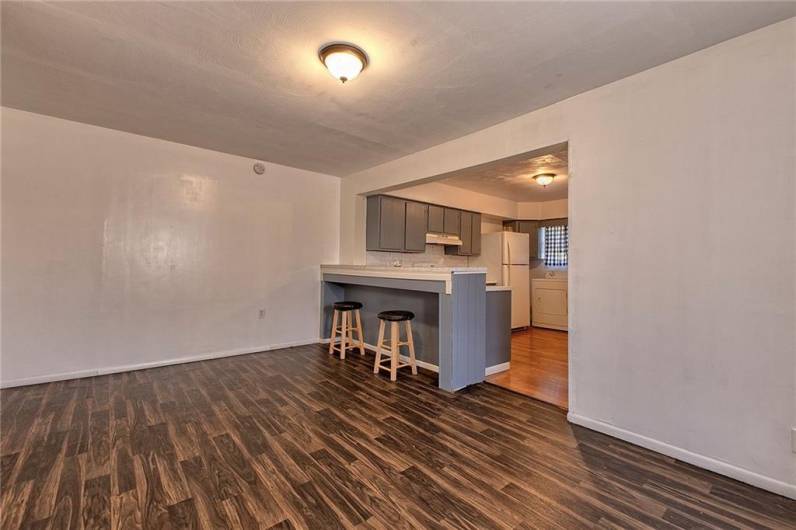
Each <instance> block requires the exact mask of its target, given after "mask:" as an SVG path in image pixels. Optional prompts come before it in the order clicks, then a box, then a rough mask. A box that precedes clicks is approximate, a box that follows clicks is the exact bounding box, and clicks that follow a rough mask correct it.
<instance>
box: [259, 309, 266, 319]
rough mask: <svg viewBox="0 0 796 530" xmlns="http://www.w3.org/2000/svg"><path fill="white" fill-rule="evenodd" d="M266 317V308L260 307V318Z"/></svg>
mask: <svg viewBox="0 0 796 530" xmlns="http://www.w3.org/2000/svg"><path fill="white" fill-rule="evenodd" d="M264 318H265V309H260V320H262V319H264Z"/></svg>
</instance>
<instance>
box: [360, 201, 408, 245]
mask: <svg viewBox="0 0 796 530" xmlns="http://www.w3.org/2000/svg"><path fill="white" fill-rule="evenodd" d="M405 226H406V201H405V200H403V199H396V198H395V197H387V196H383V195H377V196H373V197H368V210H367V227H366V234H365V239H366V241H365V248H367V249H368V250H386V251H393V252H402V251H403V250H404V237H405V236H404V234H405Z"/></svg>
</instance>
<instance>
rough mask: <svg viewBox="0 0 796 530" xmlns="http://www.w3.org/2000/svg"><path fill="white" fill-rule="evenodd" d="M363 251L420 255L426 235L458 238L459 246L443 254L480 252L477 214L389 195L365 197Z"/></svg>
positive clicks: (424, 245)
mask: <svg viewBox="0 0 796 530" xmlns="http://www.w3.org/2000/svg"><path fill="white" fill-rule="evenodd" d="M366 222H367V226H366V233H365V248H366V249H367V250H380V251H384V252H424V251H425V250H426V233H428V232H432V233H437V234H450V235H455V236H459V237H460V238H461V239H462V243H463V245H462V246H460V247H457V246H446V247H445V253H446V254H455V255H459V256H473V255H477V254H480V253H481V214H480V213H475V212H465V211H462V210H457V209H456V208H445V207H444V206H437V205H435V204H426V203H424V202H416V201H410V200H406V199H400V198H398V197H390V196H389V195H373V196H371V197H368V200H367V212H366Z"/></svg>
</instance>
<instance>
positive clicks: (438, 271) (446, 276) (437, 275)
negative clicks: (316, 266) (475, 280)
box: [321, 265, 486, 294]
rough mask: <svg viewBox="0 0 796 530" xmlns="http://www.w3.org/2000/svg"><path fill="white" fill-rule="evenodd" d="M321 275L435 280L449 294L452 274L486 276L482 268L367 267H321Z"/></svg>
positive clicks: (484, 269)
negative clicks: (443, 283)
mask: <svg viewBox="0 0 796 530" xmlns="http://www.w3.org/2000/svg"><path fill="white" fill-rule="evenodd" d="M321 274H322V275H323V274H342V275H348V276H367V277H371V278H397V279H405V280H435V281H444V282H445V292H446V293H448V294H450V292H451V278H452V277H453V275H454V274H486V268H484V267H373V266H368V265H321Z"/></svg>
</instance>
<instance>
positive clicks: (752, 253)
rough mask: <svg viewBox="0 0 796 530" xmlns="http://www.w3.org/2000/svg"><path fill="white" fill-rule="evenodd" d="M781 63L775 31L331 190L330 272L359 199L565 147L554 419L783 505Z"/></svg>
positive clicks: (785, 176)
mask: <svg viewBox="0 0 796 530" xmlns="http://www.w3.org/2000/svg"><path fill="white" fill-rule="evenodd" d="M794 50H796V19H790V20H788V21H785V22H782V23H779V24H775V25H773V26H769V27H767V28H763V29H761V30H758V31H756V32H753V33H750V34H747V35H744V36H741V37H738V38H736V39H732V40H729V41H727V42H724V43H722V44H719V45H717V46H714V47H712V48H708V49H706V50H703V51H700V52H697V53H695V54H693V55H690V56H687V57H684V58H681V59H678V60H676V61H673V62H671V63H667V64H664V65H661V66H659V67H657V68H653V69H651V70H647V71H645V72H642V73H640V74H637V75H635V76H632V77H629V78H627V79H624V80H621V81H618V82H616V83H612V84H610V85H606V86H604V87H601V88H598V89H595V90H592V91H590V92H587V93H585V94H581V95H579V96H576V97H574V98H571V99H569V100H566V101H563V102H561V103H558V104H556V105H553V106H550V107H547V108H544V109H541V110H538V111H535V112H533V113H530V114H527V115H524V116H521V117H519V118H516V119H513V120H511V121H507V122H505V123H501V124H499V125H496V126H494V127H491V128H488V129H484V130H482V131H479V132H476V133H474V134H471V135H468V136H465V137H463V138H460V139H457V140H453V141H451V142H447V143H445V144H441V145H439V146H436V147H433V148H431V149H428V150H425V151H422V152H419V153H415V154H413V155H410V156H407V157H404V158H402V159H399V160H396V161H393V162H390V163H388V164H384V165H381V166H378V167H376V168H372V169H370V170H367V171H364V172H361V173H358V174H356V175H354V176H352V177H350V178H346V179H344V181H343V185H342V188H343V189H342V193H343V194H342V206H343V210H342V217H341V226H342V240H341V250H342V257H343V259H344V260H346V261H354V260H361V259H362V256H363V254H364V216H363V214H364V204H363V203H364V201H363V199H362V198H361V197H358V196H357V194H358V193H361V192H367V191H369V190H372V189H379V188H382V187H386V186H395V185H400V184H401V183H406V182H408V181H410V180H413V179H426V178H429V177H432V176H434V175H439V174H442V173H445V172H448V171H453V170H456V169H461V168H464V167H469V166H472V165H475V164H479V163H483V162H486V161H489V160H495V159H499V158H502V157H505V156H509V155H513V154H517V153H522V152H526V151H530V150H532V149H536V148H540V147H543V146H546V145H552V144H556V143H559V142H562V141H569V142H570V143H569V147H570V180H569V194H570V212H569V225H570V229H571V237H572V239H571V246H570V253H571V262H572V264H571V266H570V269H569V276H570V278H569V282H570V291H569V293H570V329H571V333H570V389H571V394H570V407H571V408H570V418H571V419H572V420H573V421H575V422H576V423H581V424H585V425H588V426H590V427H592V428H596V429H598V430H602V431H604V432H608V433H611V434H613V435H617V436H620V437H623V438H625V439H629V440H632V441H634V442H635V443H639V444H642V445H646V446H648V447H651V448H654V449H656V450H658V451H662V452H665V453H667V454H670V455H673V456H676V457H678V458H681V459H684V460H687V461H690V462H693V463H696V464H698V465H701V466H703V467H707V468H710V469H713V470H716V471H719V472H721V473H724V474H728V475H731V476H734V477H737V478H740V479H742V480H745V481H747V482H750V483H752V484H756V485H759V486H762V487H765V488H768V489H771V490H773V491H778V492H780V493H783V494H787V495H789V496H792V497H796V454H794V453H792V452H791V441H790V436H791V435H790V429H791V427H792V426H794V425H796V391H795V386H796V385H795V382H794V380H795V379H796V351H795V350H796V335H794V328H796V325H795V324H796V311H795V309H794V308H795V307H796V296H795V295H794V286H795V285H796V262H795V261H794V254H795V247H796V229H795V226H794V225H795V224H796V219H795V218H794V203H796V178H795V177H794V152H796V141H795V136H796V135H795V134H794V128H795V127H796V126H795V125H794V123H795V121H796V120H794V118H795V117H796V108H795V104H794V94H795V93H796V86H794V80H795V79H796V75H795V74H796V71H795V70H794V68H795V65H796V58H795V57H794ZM750 174H751V175H753V176H755V177H756V179H755V180H754V181H750V179H749V175H750Z"/></svg>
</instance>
